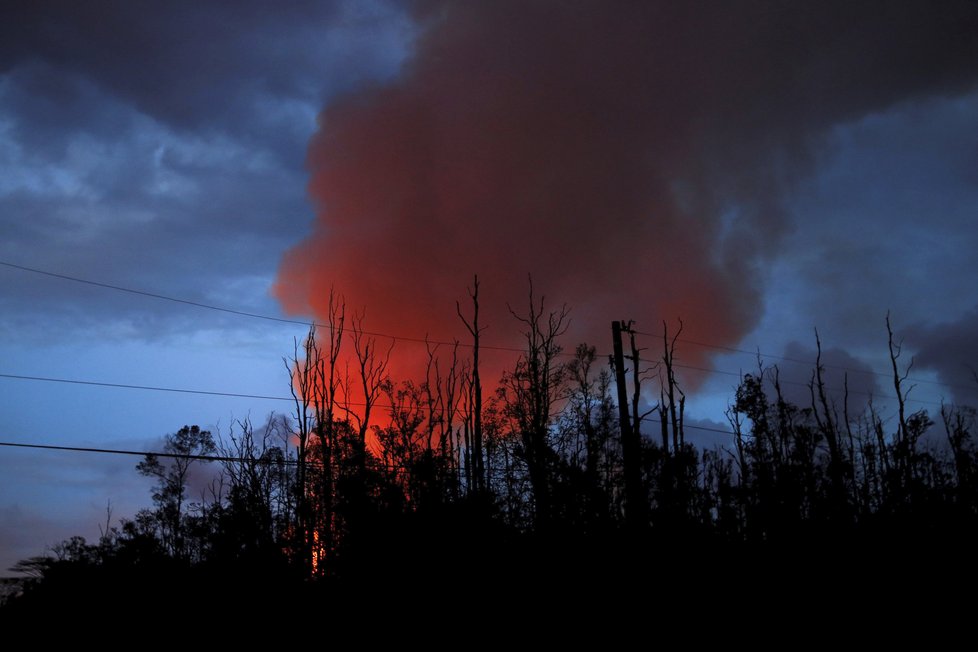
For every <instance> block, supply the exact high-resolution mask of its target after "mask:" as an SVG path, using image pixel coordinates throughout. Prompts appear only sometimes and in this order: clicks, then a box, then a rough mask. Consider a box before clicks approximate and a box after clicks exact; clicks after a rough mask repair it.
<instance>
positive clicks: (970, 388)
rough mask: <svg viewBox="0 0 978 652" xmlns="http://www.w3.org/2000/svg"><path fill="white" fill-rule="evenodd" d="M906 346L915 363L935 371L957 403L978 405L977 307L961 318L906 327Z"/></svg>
mask: <svg viewBox="0 0 978 652" xmlns="http://www.w3.org/2000/svg"><path fill="white" fill-rule="evenodd" d="M905 342H906V346H907V348H908V349H912V350H913V351H914V364H915V365H917V366H919V367H920V368H922V369H930V370H933V371H935V372H937V377H938V379H940V381H941V382H942V383H944V384H945V385H947V387H948V389H949V391H950V396H949V397H948V398H951V399H953V400H954V401H955V402H957V403H961V404H964V405H971V406H976V405H978V307H973V308H972V309H971V310H970V311H968V312H967V313H965V314H964V315H963V316H962V317H961V318H960V319H958V320H955V321H952V322H945V323H941V324H937V325H934V326H927V325H917V326H915V327H913V328H910V329H908V330H907V333H906V339H905Z"/></svg>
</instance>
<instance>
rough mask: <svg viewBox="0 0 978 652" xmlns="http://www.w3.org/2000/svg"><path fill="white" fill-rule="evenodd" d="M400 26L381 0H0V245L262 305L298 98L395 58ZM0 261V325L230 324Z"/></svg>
mask: <svg viewBox="0 0 978 652" xmlns="http://www.w3.org/2000/svg"><path fill="white" fill-rule="evenodd" d="M409 40H410V22H409V21H408V20H407V18H406V17H405V16H404V15H403V11H402V9H401V8H399V7H397V6H396V5H389V4H387V3H383V2H377V3H357V2H334V3H318V2H317V3H305V4H297V3H288V4H287V6H283V7H278V6H273V5H271V4H269V3H233V4H229V3H223V2H192V3H191V2H177V3H173V2H166V3H128V2H102V3H73V2H29V3H27V2H25V3H16V4H14V5H13V6H8V7H5V14H4V20H3V21H2V22H0V227H2V230H3V236H4V237H3V239H2V240H0V258H2V259H4V260H9V261H10V262H14V263H19V264H23V265H27V266H32V267H39V268H42V269H48V270H51V271H54V272H61V273H66V274H69V275H75V276H82V277H85V278H89V279H91V280H95V281H101V282H107V283H111V284H118V285H124V286H130V287H136V288H142V289H146V290H150V291H155V292H160V293H163V294H171V295H176V296H179V297H182V298H187V299H190V300H194V301H201V302H205V303H219V304H221V305H228V304H229V305H232V306H233V307H237V308H240V309H247V310H254V311H258V312H273V313H274V312H276V310H277V308H276V306H275V305H274V304H273V303H272V302H271V301H270V300H269V299H268V298H267V287H268V285H269V284H270V281H271V276H272V272H273V269H274V266H275V265H276V264H277V256H278V252H280V251H281V250H282V249H284V248H285V247H286V246H288V244H290V243H292V242H295V241H296V240H298V239H299V238H300V237H301V234H302V233H303V230H304V229H305V228H306V225H307V223H308V220H309V219H310V213H309V209H308V206H307V201H306V199H305V192H304V187H305V183H306V177H305V172H304V170H303V161H304V158H305V149H306V144H307V141H308V138H309V136H310V135H311V133H312V130H313V129H314V124H315V123H314V118H315V113H316V111H317V110H318V109H319V107H320V106H321V105H322V103H323V102H325V101H327V99H328V98H329V97H331V96H332V95H333V94H335V93H337V92H341V91H342V90H344V89H345V88H347V87H349V86H350V85H352V84H355V83H358V82H362V81H363V80H365V79H376V78H386V77H389V76H390V75H391V74H393V73H394V72H396V70H397V68H398V66H399V63H400V60H401V58H402V57H403V55H404V50H405V48H406V47H407V45H408V43H409ZM0 274H2V276H0V282H2V284H3V292H2V294H0V306H2V312H3V318H2V319H0V329H2V330H3V331H4V333H5V334H6V335H8V336H16V337H20V338H23V337H30V335H29V334H30V333H35V334H37V335H38V336H39V337H43V338H49V337H52V335H51V332H50V330H54V332H55V333H56V334H55V335H54V336H53V337H55V338H58V337H61V336H62V335H60V333H63V332H67V331H68V330H74V331H78V330H79V329H85V328H86V327H88V326H90V327H92V328H95V329H99V330H105V328H106V326H105V325H106V324H113V323H114V324H115V325H114V326H111V327H109V328H108V330H107V332H111V333H114V334H116V335H117V336H126V337H128V336H136V337H155V336H158V335H160V334H165V333H167V332H169V331H174V330H175V331H178V332H183V333H188V332H192V331H193V330H194V329H196V328H200V327H206V326H208V325H209V326H210V327H226V326H228V323H227V321H228V320H227V319H214V318H212V317H213V316H211V317H208V318H207V319H205V320H202V321H197V320H198V318H199V314H197V313H188V312H187V311H186V310H184V311H179V310H175V309H174V306H173V305H168V304H161V303H158V302H152V301H140V300H134V299H133V297H132V296H125V295H121V296H120V295H116V294H113V293H111V292H106V291H104V290H94V289H93V288H85V287H82V286H77V285H73V284H69V283H65V282H63V281H52V280H51V279H46V278H44V277H37V276H32V275H30V274H27V273H24V272H18V271H15V270H11V269H9V268H5V269H2V270H0ZM41 324H43V325H46V326H47V327H48V328H44V329H41V328H39V327H38V326H39V325H41ZM68 326H70V328H65V327H68ZM49 329H50V330H49ZM41 330H44V331H45V332H44V333H40V331H41Z"/></svg>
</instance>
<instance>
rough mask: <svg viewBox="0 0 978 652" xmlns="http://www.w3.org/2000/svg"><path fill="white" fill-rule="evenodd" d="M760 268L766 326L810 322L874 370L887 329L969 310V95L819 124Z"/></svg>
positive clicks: (977, 181) (976, 243)
mask: <svg viewBox="0 0 978 652" xmlns="http://www.w3.org/2000/svg"><path fill="white" fill-rule="evenodd" d="M817 163H818V169H817V172H816V174H815V175H813V177H812V178H811V179H809V180H807V181H806V182H805V183H804V184H803V187H802V189H801V190H800V191H799V192H798V193H797V194H796V196H795V198H794V199H795V200H794V203H793V207H794V213H795V220H794V225H795V226H794V232H793V233H792V235H791V236H790V237H788V238H786V239H785V241H784V242H783V244H782V246H781V257H780V260H779V262H778V264H777V266H775V267H774V268H772V269H771V270H770V271H769V278H770V279H771V283H770V287H771V288H772V289H774V290H776V296H770V297H769V306H770V307H771V308H772V309H773V310H775V311H778V312H777V314H776V315H775V316H774V318H773V321H772V326H774V327H775V328H777V329H780V330H782V331H783V330H785V329H788V330H789V332H790V334H791V335H792V336H794V337H797V335H798V332H799V331H800V332H804V331H806V330H810V329H811V328H812V327H815V326H817V327H818V328H819V330H820V331H822V332H823V335H824V336H825V337H826V338H827V339H828V340H830V341H834V342H842V341H845V344H846V346H847V348H849V349H850V350H854V349H853V347H858V350H859V351H860V353H861V354H865V355H873V356H875V357H876V358H878V359H877V361H876V362H874V366H886V360H885V351H886V330H885V324H884V320H885V316H886V314H887V313H888V312H889V313H890V314H891V318H892V322H893V325H894V329H895V330H896V331H897V332H898V333H899V332H900V331H901V330H902V329H903V328H905V327H906V326H907V325H909V324H913V323H915V322H918V321H924V322H927V323H937V322H941V321H953V320H955V319H958V318H960V317H962V316H963V313H964V312H965V311H967V310H969V309H970V308H971V307H972V306H974V305H975V302H976V300H978V297H976V295H975V284H974V278H975V277H976V275H978V257H976V256H975V255H974V252H975V251H976V250H978V230H976V229H975V227H974V225H975V211H976V206H978V178H976V176H975V170H976V169H978V94H976V93H974V92H973V93H971V94H969V95H965V96H962V97H954V98H950V97H936V98H927V99H924V98H918V99H917V100H915V101H908V102H904V103H901V104H900V105H898V106H896V107H894V108H893V109H892V110H891V111H889V112H886V113H876V114H870V115H867V116H866V117H864V118H863V119H861V120H858V121H856V122H854V123H851V124H849V125H846V126H845V127H844V128H842V127H840V128H836V129H833V130H831V132H830V134H829V136H828V138H827V139H826V143H825V145H824V146H823V148H822V151H821V152H820V155H819V160H818V162H817Z"/></svg>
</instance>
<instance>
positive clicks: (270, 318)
mask: <svg viewBox="0 0 978 652" xmlns="http://www.w3.org/2000/svg"><path fill="white" fill-rule="evenodd" d="M0 265H3V266H5V267H10V268H12V269H17V270H21V271H25V272H31V273H34V274H40V275H43V276H49V277H52V278H57V279H61V280H65V281H71V282H75V283H82V284H85V285H91V286H95V287H99V288H103V289H108V290H116V291H118V292H126V293H129V294H135V295H139V296H144V297H149V298H153V299H160V300H163V301H171V302H174V303H179V304H183V305H188V306H193V307H196V308H202V309H206V310H214V311H217V312H223V313H227V314H232V315H237V316H240V317H250V318H253V319H263V320H266V321H273V322H279V323H285V324H296V325H301V326H308V327H312V326H315V327H317V328H326V329H329V330H330V331H332V329H333V326H332V325H330V324H328V323H321V322H316V321H303V320H298V319H288V318H285V317H275V316H272V315H264V314H260V313H254V312H248V311H244V310H235V309H232V308H225V307H222V306H215V305H212V304H207V303H202V302H199V301H191V300H189V299H181V298H179V297H173V296H169V295H165V294H159V293H156V292H148V291H145V290H137V289H134V288H127V287H123V286H121V285H113V284H110V283H101V282H99V281H92V280H89V279H84V278H80V277H77V276H71V275H68V274H59V273H56V272H50V271H47V270H42V269H37V268H34V267H27V266H24V265H17V264H15V263H11V262H8V261H3V260H0ZM632 332H634V333H635V334H636V335H645V336H647V337H656V338H658V337H659V335H656V334H654V333H648V332H645V331H638V330H634V331H632ZM360 333H362V334H363V335H367V336H370V337H382V338H386V339H390V340H392V341H394V342H397V341H402V342H413V343H419V344H426V345H435V346H461V347H464V348H473V347H474V345H473V344H469V343H463V342H460V341H458V340H455V341H452V342H448V341H444V340H432V339H428V338H418V337H407V336H401V335H391V334H389V333H381V332H378V331H360ZM677 341H680V342H684V343H686V344H692V345H694V346H702V347H706V348H712V349H717V350H722V351H728V352H731V353H741V354H748V355H761V356H762V357H767V358H771V359H775V360H783V361H785V362H792V363H797V364H805V365H811V364H813V363H812V362H810V361H805V360H799V359H797V358H789V357H786V356H777V355H767V354H762V353H761V352H760V351H748V350H746V349H738V348H735V347H729V346H723V345H719V344H710V343H706V342H698V341H695V340H689V339H685V338H679V339H678V340H677ZM479 348H480V350H488V351H506V352H510V353H525V351H524V350H523V349H520V348H516V347H506V346H491V345H486V344H480V346H479ZM561 355H563V356H573V355H574V354H573V353H570V352H561ZM641 361H642V362H647V363H650V364H655V363H656V362H657V361H652V360H646V359H641ZM673 366H674V367H676V368H677V369H690V370H693V371H699V372H703V373H712V374H719V375H727V376H735V377H740V374H739V373H737V372H732V371H723V370H720V369H706V368H703V367H695V366H691V365H683V364H680V363H676V364H674V365H673ZM823 367H825V368H829V369H838V370H842V371H846V372H853V373H860V374H869V375H874V376H878V377H881V378H892V375H891V374H886V373H882V372H878V371H873V370H863V369H852V368H850V367H845V366H841V365H823ZM0 375H2V374H0ZM906 380H907V381H909V382H913V383H926V384H932V385H939V386H946V387H952V388H959V389H972V388H970V387H967V388H965V387H964V386H961V385H952V384H946V383H942V382H939V381H932V380H926V379H923V378H907V379H906ZM55 382H72V381H66V380H58V381H55ZM782 382H784V383H785V384H795V385H801V386H805V387H807V385H806V384H805V383H799V382H797V381H794V382H792V381H782ZM82 384H97V383H82ZM107 385H108V386H113V385H112V384H107ZM134 388H136V389H154V390H158V391H171V392H186V393H197V394H208V393H211V394H214V395H218V396H221V395H233V394H226V393H224V392H198V391H191V390H179V389H168V388H152V387H147V388H143V387H134ZM836 391H838V390H836ZM852 391H853V393H859V394H864V395H869V396H872V394H871V393H869V392H860V391H857V390H852ZM240 396H241V397H242V398H259V399H262V398H270V399H273V400H283V399H282V397H263V396H248V395H240ZM879 397H880V398H886V399H889V400H896V397H892V396H885V395H879ZM285 400H287V399H285ZM909 400H914V401H916V402H918V403H922V404H930V405H940V404H941V403H940V402H937V401H924V400H919V399H909Z"/></svg>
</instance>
